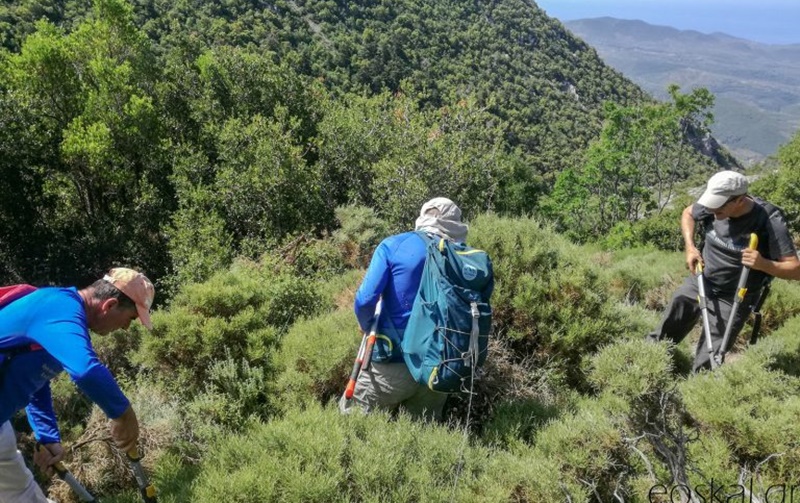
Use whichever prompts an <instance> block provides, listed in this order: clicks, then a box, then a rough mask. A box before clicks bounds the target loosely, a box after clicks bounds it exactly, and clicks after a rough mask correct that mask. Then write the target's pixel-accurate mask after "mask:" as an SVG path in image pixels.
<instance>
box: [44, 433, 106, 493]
mask: <svg viewBox="0 0 800 503" xmlns="http://www.w3.org/2000/svg"><path fill="white" fill-rule="evenodd" d="M36 449H38V450H39V451H41V450H42V449H45V446H43V445H42V444H39V443H37V444H36ZM53 469H54V470H55V471H56V474H57V475H58V477H59V478H60V479H61V480H63V481H64V482H66V483H67V485H68V486H69V487H70V489H72V491H73V492H74V493H75V494H77V495H78V498H80V500H81V501H85V502H89V503H93V502H96V501H97V500H96V499H94V496H92V494H91V493H90V492H89V491H87V490H86V488H85V487H83V484H81V483H80V482H78V479H76V478H75V476H74V475H72V472H70V471H69V470H68V469H67V467H66V465H64V463H62V462H61V461H59V462H58V463H56V464H54V465H53Z"/></svg>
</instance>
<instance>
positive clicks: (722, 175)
mask: <svg viewBox="0 0 800 503" xmlns="http://www.w3.org/2000/svg"><path fill="white" fill-rule="evenodd" d="M742 194H747V178H745V176H744V175H743V174H741V173H737V172H735V171H720V172H719V173H717V174H715V175H714V176H712V177H711V178H709V180H708V185H707V186H706V191H705V192H703V195H702V196H700V199H698V200H697V204H700V205H702V206H705V207H706V208H708V209H710V210H716V209H718V208H720V207H722V205H724V204H725V203H726V202H728V200H729V199H730V198H732V197H734V196H741V195H742Z"/></svg>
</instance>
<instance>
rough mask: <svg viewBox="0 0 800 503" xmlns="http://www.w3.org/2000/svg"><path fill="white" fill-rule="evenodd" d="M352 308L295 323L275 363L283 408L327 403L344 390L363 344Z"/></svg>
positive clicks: (276, 386) (277, 390) (285, 337)
mask: <svg viewBox="0 0 800 503" xmlns="http://www.w3.org/2000/svg"><path fill="white" fill-rule="evenodd" d="M360 337H361V336H360V335H359V331H358V324H357V322H356V320H355V316H354V315H353V312H352V310H351V309H339V310H337V311H334V312H332V313H328V314H324V315H322V316H319V317H317V318H312V319H309V320H303V321H301V322H299V323H297V324H295V325H294V326H293V327H292V328H291V329H290V330H289V332H288V333H287V334H286V336H284V338H283V341H282V344H281V347H280V349H279V350H278V352H277V353H276V355H275V358H274V363H275V366H276V368H277V369H278V377H277V379H276V382H275V388H276V393H277V395H278V397H277V399H278V400H279V402H280V403H281V404H282V405H281V406H282V408H284V409H288V408H289V407H291V406H293V405H307V404H309V403H311V402H313V401H318V402H326V401H328V400H330V399H332V398H336V397H337V396H339V395H341V393H342V392H344V387H345V384H347V376H348V375H349V371H350V368H351V367H352V365H353V360H354V359H355V356H356V351H357V350H358V345H359V343H360V340H361V339H360Z"/></svg>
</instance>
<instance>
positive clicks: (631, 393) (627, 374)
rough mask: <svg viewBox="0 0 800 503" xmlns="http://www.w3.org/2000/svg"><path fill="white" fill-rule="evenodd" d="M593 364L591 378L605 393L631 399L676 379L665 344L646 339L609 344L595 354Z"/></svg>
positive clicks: (659, 388) (663, 388) (651, 392)
mask: <svg viewBox="0 0 800 503" xmlns="http://www.w3.org/2000/svg"><path fill="white" fill-rule="evenodd" d="M591 367H592V370H591V373H590V375H589V382H591V383H592V384H593V385H594V386H595V387H597V388H598V389H599V390H600V391H601V392H603V393H610V394H612V395H614V396H617V397H619V398H622V399H625V400H628V401H633V400H636V399H638V398H642V397H644V396H647V395H652V394H654V393H658V392H660V391H663V390H665V389H667V388H669V387H670V386H671V385H672V384H673V383H674V378H673V376H672V359H671V358H670V356H669V354H668V352H667V346H666V344H653V343H651V342H648V341H645V340H644V339H638V340H632V341H626V342H619V343H616V344H611V345H609V346H606V347H605V348H603V349H602V350H601V351H600V352H599V353H597V354H596V355H595V356H594V357H593V358H592V361H591Z"/></svg>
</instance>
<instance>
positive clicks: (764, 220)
mask: <svg viewBox="0 0 800 503" xmlns="http://www.w3.org/2000/svg"><path fill="white" fill-rule="evenodd" d="M751 199H752V200H753V201H754V202H755V204H754V205H753V209H752V210H751V211H750V212H748V213H747V214H745V215H742V216H741V217H738V218H726V219H724V220H717V219H715V218H714V214H713V213H712V212H710V211H709V210H708V209H706V208H705V207H704V206H701V205H699V204H695V205H694V206H692V217H693V218H694V220H695V222H698V223H700V224H701V225H704V226H705V229H704V232H705V246H704V247H703V263H704V268H703V276H704V277H705V278H706V281H707V283H708V284H709V286H710V287H711V288H712V289H713V291H715V292H719V293H723V294H733V293H735V292H736V287H737V286H738V284H739V277H740V276H741V274H742V250H744V249H745V248H747V247H748V246H749V244H750V234H751V233H753V232H755V233H756V234H757V235H758V251H759V253H761V255H762V256H763V257H765V258H768V259H770V260H778V259H780V258H782V257H788V256H792V255H795V256H796V255H797V251H796V250H795V247H794V243H793V242H792V238H791V235H790V234H789V230H788V228H787V225H786V220H785V219H784V218H783V215H782V214H781V213H780V212H779V211H773V212H772V213H771V214H770V213H768V211H767V210H766V209H765V208H764V206H763V205H764V201H762V200H760V199H758V198H755V197H752V198H751ZM766 276H767V274H766V273H764V272H762V271H756V270H751V271H750V275H749V276H748V279H747V288H748V289H753V288H756V287H758V286H759V285H761V283H762V281H763V280H764V278H765V277H766Z"/></svg>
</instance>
